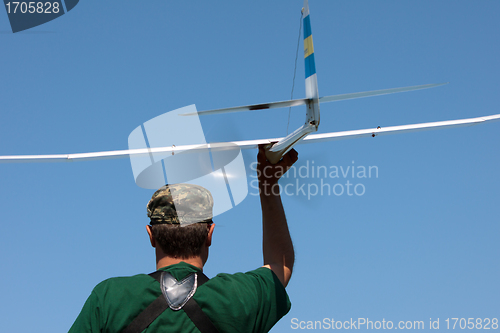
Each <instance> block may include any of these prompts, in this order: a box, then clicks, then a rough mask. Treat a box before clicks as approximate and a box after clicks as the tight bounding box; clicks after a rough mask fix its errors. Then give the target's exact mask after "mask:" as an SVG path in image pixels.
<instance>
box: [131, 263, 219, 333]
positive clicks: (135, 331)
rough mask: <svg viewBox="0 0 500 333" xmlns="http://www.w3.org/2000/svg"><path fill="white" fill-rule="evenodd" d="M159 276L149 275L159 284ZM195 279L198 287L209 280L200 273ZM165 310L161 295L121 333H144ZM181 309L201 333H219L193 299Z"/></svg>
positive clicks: (158, 274) (165, 301) (163, 299)
mask: <svg viewBox="0 0 500 333" xmlns="http://www.w3.org/2000/svg"><path fill="white" fill-rule="evenodd" d="M161 274H162V271H156V272H154V273H151V274H149V276H151V277H152V278H154V279H155V280H156V281H158V282H160V281H161ZM196 278H197V284H198V287H200V286H201V285H202V284H204V283H205V282H207V281H208V280H209V278H208V277H207V276H206V275H205V274H203V273H202V272H197V273H196ZM166 309H168V303H167V300H166V299H165V297H164V296H163V294H161V295H160V296H158V298H157V299H155V300H154V301H153V302H152V303H151V304H149V305H148V307H147V308H145V309H144V310H143V311H142V312H141V313H140V314H139V315H138V316H137V317H135V318H134V320H132V322H131V323H130V324H129V325H128V326H127V327H125V329H124V330H123V331H122V332H121V333H140V332H142V331H144V330H145V329H146V328H147V327H148V326H149V325H150V324H151V323H152V322H153V321H154V320H155V319H156V318H158V316H159V315H161V314H162V313H163V312H164V311H165V310H166ZM182 309H183V310H184V312H186V314H187V315H188V317H189V319H191V321H192V322H193V323H194V324H195V326H196V327H197V328H198V329H199V330H200V332H201V333H219V331H218V330H217V328H216V327H215V326H214V324H213V323H212V321H211V320H210V318H208V316H207V315H206V314H205V312H203V310H202V309H201V307H200V306H199V305H198V303H197V302H196V301H195V300H194V298H192V297H191V298H190V299H189V301H187V303H186V304H185V305H184V307H183V308H182Z"/></svg>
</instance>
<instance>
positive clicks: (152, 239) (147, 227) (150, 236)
mask: <svg viewBox="0 0 500 333" xmlns="http://www.w3.org/2000/svg"><path fill="white" fill-rule="evenodd" d="M146 230H147V231H148V235H149V241H150V242H151V246H152V247H154V248H156V240H155V238H154V237H153V232H152V231H151V226H150V225H147V226H146Z"/></svg>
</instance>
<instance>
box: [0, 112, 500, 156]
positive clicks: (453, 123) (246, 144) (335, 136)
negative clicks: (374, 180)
mask: <svg viewBox="0 0 500 333" xmlns="http://www.w3.org/2000/svg"><path fill="white" fill-rule="evenodd" d="M497 120H500V114H496V115H491V116H484V117H478V118H469V119H459V120H447V121H437V122H431V123H422V124H412V125H402V126H389V127H382V128H371V129H362V130H354V131H343V132H331V133H322V134H311V135H309V136H308V137H306V138H305V139H304V140H302V141H301V142H300V143H299V144H307V143H314V142H323V141H334V140H344V139H354V138H362V137H374V136H379V135H388V134H398V133H405V132H417V131H425V130H435V129H442V128H452V127H462V126H472V125H477V124H483V123H487V122H492V121H497ZM281 139H282V138H274V139H258V140H246V141H234V142H222V143H209V144H206V145H186V146H177V147H175V146H172V147H161V148H150V149H132V150H115V151H105V152H96V153H80V154H61V155H15V156H0V163H23V162H71V161H90V160H100V159H111V158H124V157H129V156H130V155H135V156H139V155H154V154H161V155H162V156H164V154H165V153H172V154H178V153H181V152H182V153H196V152H200V151H203V150H205V149H207V148H209V149H211V150H215V151H219V150H225V149H234V147H235V145H237V146H238V147H239V148H240V149H256V148H257V146H258V145H259V144H268V143H272V142H278V141H279V140H281Z"/></svg>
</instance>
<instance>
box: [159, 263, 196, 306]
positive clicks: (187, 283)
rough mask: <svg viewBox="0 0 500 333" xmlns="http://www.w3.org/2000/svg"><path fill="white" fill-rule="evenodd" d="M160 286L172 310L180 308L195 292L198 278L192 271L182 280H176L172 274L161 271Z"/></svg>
mask: <svg viewBox="0 0 500 333" xmlns="http://www.w3.org/2000/svg"><path fill="white" fill-rule="evenodd" d="M160 286H161V292H162V293H163V297H165V299H166V300H167V304H168V306H169V307H170V308H171V309H172V310H180V309H182V307H183V306H184V305H185V304H186V303H187V301H189V299H190V298H191V297H193V295H194V293H195V292H196V288H197V287H198V279H197V276H196V273H192V274H190V275H188V276H187V277H186V278H184V279H183V280H182V281H177V279H176V278H174V277H173V276H172V274H170V273H167V272H162V273H161V278H160Z"/></svg>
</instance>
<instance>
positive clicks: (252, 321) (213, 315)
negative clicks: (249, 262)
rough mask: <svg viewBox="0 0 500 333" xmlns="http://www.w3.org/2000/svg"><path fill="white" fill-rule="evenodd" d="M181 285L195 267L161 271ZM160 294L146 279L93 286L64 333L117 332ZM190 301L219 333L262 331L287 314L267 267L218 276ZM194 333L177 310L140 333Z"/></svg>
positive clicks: (114, 280) (120, 279)
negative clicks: (166, 332) (167, 273)
mask: <svg viewBox="0 0 500 333" xmlns="http://www.w3.org/2000/svg"><path fill="white" fill-rule="evenodd" d="M161 270H162V271H166V272H169V273H170V274H172V275H173V276H174V277H175V278H176V279H177V280H182V279H183V278H185V277H186V276H187V275H189V274H191V273H193V272H199V271H200V270H199V269H198V268H197V267H194V266H192V265H189V264H187V263H185V262H181V263H179V264H176V265H171V266H167V267H164V268H161ZM159 295H161V289H160V284H159V283H158V282H157V281H156V280H155V279H153V278H152V277H150V276H148V275H146V274H139V275H134V276H130V277H117V278H111V279H108V280H105V281H103V282H101V283H99V284H98V285H97V286H96V287H95V288H94V290H93V291H92V293H91V294H90V296H89V298H88V299H87V301H86V302H85V305H84V306H83V309H82V311H81V312H80V315H79V316H78V318H77V319H76V321H75V323H74V324H73V326H72V327H71V329H70V330H69V333H80V332H99V333H101V332H102V333H105V332H109V333H119V332H121V331H122V330H123V329H124V328H125V327H127V325H128V324H130V323H131V322H132V320H133V319H134V318H135V317H136V316H137V315H139V313H141V312H142V310H144V309H145V308H146V307H147V306H148V305H149V304H150V303H151V302H153V301H154V300H155V299H156V298H157V297H158V296H159ZM193 298H194V299H195V300H196V302H197V303H198V304H199V305H200V307H201V308H202V309H203V312H205V313H206V314H207V316H208V317H209V318H210V320H211V321H212V322H213V323H214V325H215V326H216V327H217V329H218V330H219V332H221V333H222V332H268V331H269V330H270V329H271V327H273V325H274V324H275V323H276V322H277V321H278V320H280V319H281V317H283V316H284V315H285V314H286V313H287V312H288V311H289V310H290V306H291V304H290V300H289V299H288V295H287V293H286V291H285V288H284V287H283V285H282V284H281V282H280V281H279V280H278V278H277V277H276V275H275V274H274V273H273V272H272V271H271V270H270V269H268V268H265V267H261V268H258V269H256V270H253V271H250V272H247V273H236V274H224V273H223V274H218V275H217V276H216V277H214V278H212V279H210V280H209V281H208V282H206V283H205V284H203V285H202V286H200V287H199V288H198V289H197V290H196V293H195V294H194V296H193ZM166 328H168V332H199V330H198V329H197V328H196V326H195V325H194V324H193V322H192V321H191V319H189V317H188V316H187V314H186V313H185V312H184V311H183V310H179V311H173V310H171V309H170V308H169V309H167V310H166V311H165V312H163V313H162V314H161V315H160V316H159V317H158V318H156V320H155V321H154V322H153V323H151V325H149V327H148V328H147V329H146V330H144V332H161V331H162V329H163V331H165V329H166Z"/></svg>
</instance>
